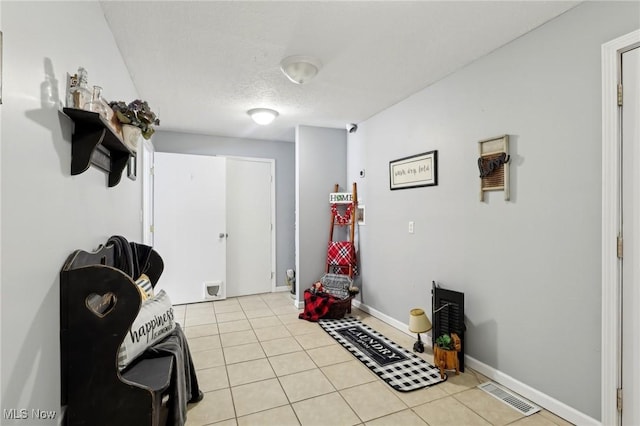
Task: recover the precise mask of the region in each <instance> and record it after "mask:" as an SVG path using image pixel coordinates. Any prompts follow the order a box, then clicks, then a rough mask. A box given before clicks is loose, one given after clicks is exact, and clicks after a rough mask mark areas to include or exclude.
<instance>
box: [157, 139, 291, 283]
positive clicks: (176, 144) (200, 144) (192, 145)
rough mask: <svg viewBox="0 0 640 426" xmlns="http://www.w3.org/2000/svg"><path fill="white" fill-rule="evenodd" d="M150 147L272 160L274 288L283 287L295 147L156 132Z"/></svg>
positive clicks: (288, 265) (287, 262)
mask: <svg viewBox="0 0 640 426" xmlns="http://www.w3.org/2000/svg"><path fill="white" fill-rule="evenodd" d="M153 145H154V146H155V148H156V151H159V152H177V153H182V154H201V155H225V156H238V157H252V158H273V159H275V160H276V175H275V179H276V224H275V225H276V286H284V285H286V283H285V273H286V270H287V269H290V268H293V267H294V265H295V263H294V262H295V260H294V253H295V247H294V229H295V174H294V169H295V164H294V161H295V158H294V154H295V145H294V144H292V143H291V142H281V141H266V140H258V139H236V138H228V137H219V136H207V135H196V134H190V133H179V132H167V131H162V130H160V129H159V130H158V131H157V132H156V133H154V135H153Z"/></svg>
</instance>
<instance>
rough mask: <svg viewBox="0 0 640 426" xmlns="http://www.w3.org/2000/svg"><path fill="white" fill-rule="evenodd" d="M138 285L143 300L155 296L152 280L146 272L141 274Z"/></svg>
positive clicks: (137, 281)
mask: <svg viewBox="0 0 640 426" xmlns="http://www.w3.org/2000/svg"><path fill="white" fill-rule="evenodd" d="M136 285H137V286H138V290H140V296H141V297H142V300H147V299H149V298H151V297H153V286H152V285H151V280H149V277H148V276H146V275H145V274H142V275H140V277H138V279H137V280H136Z"/></svg>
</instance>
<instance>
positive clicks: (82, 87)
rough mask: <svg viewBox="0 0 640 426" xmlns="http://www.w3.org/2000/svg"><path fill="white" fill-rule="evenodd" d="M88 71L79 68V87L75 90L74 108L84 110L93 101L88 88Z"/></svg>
mask: <svg viewBox="0 0 640 426" xmlns="http://www.w3.org/2000/svg"><path fill="white" fill-rule="evenodd" d="M87 81H88V78H87V70H85V69H84V68H82V67H80V68H78V85H77V86H76V87H75V88H74V90H73V107H74V108H79V109H83V108H84V104H86V103H87V102H89V101H91V92H90V91H89V88H88V87H87Z"/></svg>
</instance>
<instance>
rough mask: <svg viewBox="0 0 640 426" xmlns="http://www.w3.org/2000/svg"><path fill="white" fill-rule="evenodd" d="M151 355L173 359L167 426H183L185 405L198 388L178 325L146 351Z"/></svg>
mask: <svg viewBox="0 0 640 426" xmlns="http://www.w3.org/2000/svg"><path fill="white" fill-rule="evenodd" d="M152 354H157V355H160V356H166V355H172V356H173V357H174V366H175V367H174V369H173V373H172V377H171V384H170V385H169V393H170V400H171V401H172V405H171V406H170V407H169V415H168V418H167V425H174V426H183V425H184V423H185V421H186V420H187V403H188V402H189V401H191V400H195V399H196V398H198V394H199V392H200V388H199V387H198V378H197V377H196V370H195V368H194V366H193V360H192V359H191V352H190V351H189V345H188V343H187V338H186V337H185V335H184V332H183V331H182V328H181V327H180V324H176V328H175V330H174V331H173V332H172V333H171V334H170V335H169V336H168V337H166V338H165V339H163V340H162V341H160V342H158V343H157V344H155V345H153V346H152V347H151V348H149V349H148V350H147V355H152Z"/></svg>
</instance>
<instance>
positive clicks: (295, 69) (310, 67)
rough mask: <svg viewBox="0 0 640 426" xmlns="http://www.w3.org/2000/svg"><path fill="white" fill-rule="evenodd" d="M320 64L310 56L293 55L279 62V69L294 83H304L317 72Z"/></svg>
mask: <svg viewBox="0 0 640 426" xmlns="http://www.w3.org/2000/svg"><path fill="white" fill-rule="evenodd" d="M321 67H322V64H321V63H320V61H319V60H318V59H316V58H313V57H311V56H303V55H294V56H288V57H286V58H284V59H283V60H282V61H281V62H280V69H281V70H282V72H283V73H284V75H286V76H287V78H288V79H289V80H291V81H292V82H294V83H296V84H305V83H307V82H309V80H311V79H312V78H313V77H315V76H316V74H318V71H320V68H321Z"/></svg>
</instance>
